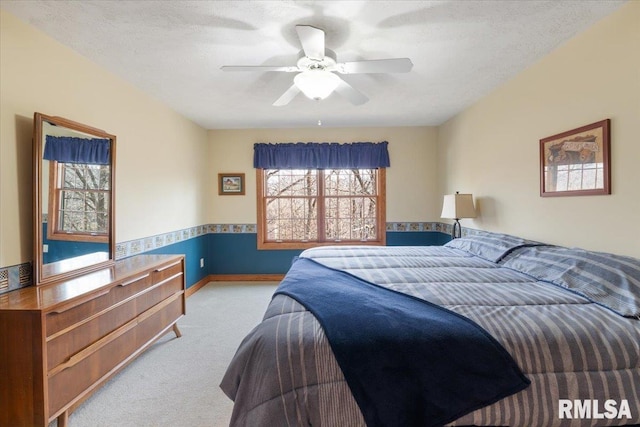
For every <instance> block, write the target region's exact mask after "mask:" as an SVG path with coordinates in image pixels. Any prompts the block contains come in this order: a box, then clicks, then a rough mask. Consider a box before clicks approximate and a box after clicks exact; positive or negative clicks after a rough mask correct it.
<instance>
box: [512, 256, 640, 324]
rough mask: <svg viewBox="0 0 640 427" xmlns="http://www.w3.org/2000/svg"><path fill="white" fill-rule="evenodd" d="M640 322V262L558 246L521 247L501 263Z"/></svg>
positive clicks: (638, 260)
mask: <svg viewBox="0 0 640 427" xmlns="http://www.w3.org/2000/svg"><path fill="white" fill-rule="evenodd" d="M500 264H501V265H502V266H504V267H508V268H512V269H514V270H517V271H520V272H522V273H525V274H528V275H530V276H533V277H535V278H536V279H538V280H543V281H546V282H551V283H553V284H555V285H557V286H561V287H563V288H566V289H568V290H570V291H572V292H575V293H577V294H579V295H582V296H583V297H585V298H587V299H588V300H590V301H592V302H594V303H596V304H600V305H602V306H604V307H607V308H609V309H610V310H613V311H614V312H616V313H618V314H620V315H622V316H624V317H633V318H638V319H640V259H636V258H631V257H625V256H621V255H613V254H607V253H603V252H591V251H586V250H584V249H577V248H563V247H559V246H538V247H522V248H519V249H517V250H515V251H513V252H511V253H510V254H509V255H508V256H506V257H505V258H504V259H503V260H502V262H501V263H500Z"/></svg>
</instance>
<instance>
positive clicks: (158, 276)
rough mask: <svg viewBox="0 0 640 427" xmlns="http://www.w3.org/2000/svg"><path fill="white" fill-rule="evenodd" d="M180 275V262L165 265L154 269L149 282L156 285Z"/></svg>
mask: <svg viewBox="0 0 640 427" xmlns="http://www.w3.org/2000/svg"><path fill="white" fill-rule="evenodd" d="M181 273H182V261H179V262H176V263H173V264H169V265H165V266H163V267H159V268H156V269H155V270H153V272H152V273H151V280H152V282H153V284H157V283H160V282H162V281H163V280H167V279H169V278H170V277H174V276H175V275H177V274H181Z"/></svg>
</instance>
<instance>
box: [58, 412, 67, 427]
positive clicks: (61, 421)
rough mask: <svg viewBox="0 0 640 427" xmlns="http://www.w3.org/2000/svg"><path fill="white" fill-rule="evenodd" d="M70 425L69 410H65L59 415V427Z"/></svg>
mask: <svg viewBox="0 0 640 427" xmlns="http://www.w3.org/2000/svg"><path fill="white" fill-rule="evenodd" d="M68 425H69V411H64V412H63V413H61V414H60V415H58V427H67V426H68Z"/></svg>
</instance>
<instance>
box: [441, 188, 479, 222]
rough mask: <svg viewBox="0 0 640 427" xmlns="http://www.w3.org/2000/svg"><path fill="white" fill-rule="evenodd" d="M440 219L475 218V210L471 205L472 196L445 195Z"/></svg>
mask: <svg viewBox="0 0 640 427" xmlns="http://www.w3.org/2000/svg"><path fill="white" fill-rule="evenodd" d="M440 217H441V218H448V219H460V218H475V217H476V209H475V207H474V205H473V195H471V194H460V193H456V194H447V195H445V196H444V202H443V203H442V214H440Z"/></svg>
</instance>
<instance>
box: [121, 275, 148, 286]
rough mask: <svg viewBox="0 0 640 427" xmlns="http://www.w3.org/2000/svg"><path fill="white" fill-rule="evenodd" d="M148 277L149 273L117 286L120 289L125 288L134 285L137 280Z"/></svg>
mask: <svg viewBox="0 0 640 427" xmlns="http://www.w3.org/2000/svg"><path fill="white" fill-rule="evenodd" d="M150 275H151V273H147V274H143V275H142V276H139V277H136V278H135V279H131V280H128V281H126V282H123V283H118V286H120V287H121V288H124V287H125V286H129V285H130V284H132V283H135V282H137V281H139V280H142V279H146V278H147V277H149V276H150Z"/></svg>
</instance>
